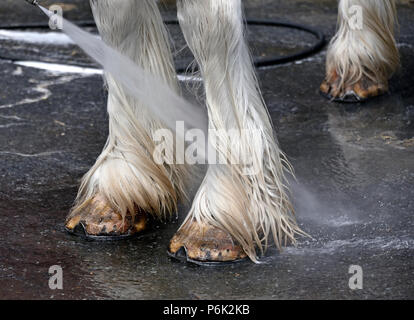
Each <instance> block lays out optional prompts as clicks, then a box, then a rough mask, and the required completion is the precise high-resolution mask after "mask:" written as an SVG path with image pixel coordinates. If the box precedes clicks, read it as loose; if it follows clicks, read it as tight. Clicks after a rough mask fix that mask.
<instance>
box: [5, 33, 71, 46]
mask: <svg viewBox="0 0 414 320" xmlns="http://www.w3.org/2000/svg"><path fill="white" fill-rule="evenodd" d="M0 39H2V40H11V41H18V42H23V43H31V44H53V45H58V46H67V45H71V44H74V42H73V41H72V40H71V39H70V38H69V37H68V36H67V35H65V34H62V33H58V32H35V31H15V30H0Z"/></svg>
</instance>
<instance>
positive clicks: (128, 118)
mask: <svg viewBox="0 0 414 320" xmlns="http://www.w3.org/2000/svg"><path fill="white" fill-rule="evenodd" d="M91 6H92V10H93V14H94V18H95V21H96V24H97V26H98V30H99V32H100V34H101V36H102V38H103V40H104V41H105V42H106V43H107V44H109V45H110V46H112V47H113V48H115V49H117V50H118V51H120V52H121V53H122V54H124V55H126V56H127V57H129V58H130V59H132V60H133V61H134V62H135V63H136V64H137V65H139V66H141V67H143V68H144V69H145V70H147V71H149V72H151V73H153V74H155V75H157V76H158V77H159V78H160V79H163V80H164V81H165V83H167V84H168V85H169V86H170V87H171V88H172V89H173V90H175V92H177V93H179V86H178V82H177V77H176V74H175V69H174V65H173V62H172V55H171V50H170V46H169V42H168V41H169V40H168V35H167V31H166V29H165V26H164V24H163V22H162V17H161V15H160V12H159V10H158V7H157V3H156V1H155V0H140V1H135V0H122V1H117V0H98V1H97V0H91ZM105 78H106V83H107V87H108V92H109V94H108V95H109V96H108V114H109V137H108V140H107V143H106V145H105V147H104V150H103V151H102V154H101V155H100V156H99V158H98V159H97V161H96V163H95V164H94V165H93V167H92V168H91V169H90V170H89V172H88V173H87V174H86V175H85V176H84V177H83V179H82V183H81V186H80V189H79V192H78V196H77V199H76V202H75V206H74V208H73V209H72V211H71V213H70V215H69V218H70V217H73V216H74V215H76V214H87V213H88V211H87V209H88V205H89V203H91V201H92V199H93V198H94V197H95V196H96V195H97V194H99V195H101V196H103V197H104V198H105V200H107V201H108V203H109V205H110V206H111V207H112V209H113V210H115V211H116V212H118V213H119V214H121V215H122V216H123V217H124V218H125V216H126V215H127V213H129V214H131V215H134V214H135V213H136V210H137V209H140V210H143V211H146V212H148V213H151V214H153V215H154V216H156V217H158V218H160V219H164V218H166V217H167V216H169V215H170V214H172V213H175V212H176V211H177V201H178V200H179V199H180V198H182V197H184V196H185V182H186V178H187V177H188V176H189V175H188V172H187V168H186V167H185V166H184V165H180V164H175V163H184V162H183V161H179V160H180V159H174V160H175V161H170V162H169V163H174V164H158V163H156V162H155V161H154V158H153V155H154V150H155V147H156V145H155V142H154V133H155V132H156V130H158V129H161V128H166V126H164V125H163V124H162V123H161V122H160V121H159V120H157V119H156V118H154V116H153V115H151V114H149V112H148V111H147V110H148V108H146V107H144V106H143V105H142V104H141V103H140V101H138V100H137V99H135V98H134V97H131V96H130V95H128V94H127V91H126V90H125V89H124V88H123V87H122V85H121V84H119V83H117V82H116V81H115V80H114V79H113V78H112V77H111V75H110V74H106V75H105ZM154 89H155V88H154ZM166 145H167V146H169V147H170V148H171V150H170V154H172V155H173V157H174V147H175V143H174V141H167V143H166ZM178 156H179V155H176V157H178ZM69 218H68V219H69Z"/></svg>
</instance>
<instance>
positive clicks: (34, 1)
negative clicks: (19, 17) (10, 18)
mask: <svg viewBox="0 0 414 320" xmlns="http://www.w3.org/2000/svg"><path fill="white" fill-rule="evenodd" d="M26 2H28V3H30V4H32V5H34V6H36V5H37V4H38V3H37V0H26Z"/></svg>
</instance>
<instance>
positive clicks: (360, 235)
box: [0, 0, 414, 299]
mask: <svg viewBox="0 0 414 320" xmlns="http://www.w3.org/2000/svg"><path fill="white" fill-rule="evenodd" d="M43 3H46V4H52V3H53V2H52V1H44V2H43ZM60 3H65V4H66V6H65V17H67V18H69V19H71V20H77V21H87V20H90V19H91V15H90V10H89V7H88V4H87V1H84V0H82V1H81V0H76V1H75V0H73V1H60ZM398 9H399V16H400V35H399V36H398V42H399V48H400V51H401V57H402V68H401V70H400V71H399V72H398V74H397V75H395V77H394V78H393V79H392V81H391V93H390V94H388V95H385V96H383V97H380V98H377V99H375V100H372V101H370V102H368V103H365V104H355V105H343V104H335V103H331V102H329V101H327V100H325V99H324V98H322V97H321V96H319V94H318V87H319V84H320V82H321V81H322V80H323V78H324V60H325V54H326V52H325V51H323V52H321V53H319V54H317V55H315V56H313V57H311V58H308V59H304V60H301V61H297V62H294V63H289V64H285V65H280V66H276V67H269V68H262V69H260V70H258V74H259V78H260V81H261V85H262V89H263V93H264V96H265V100H266V102H267V104H268V107H269V111H270V113H271V116H272V119H273V121H274V123H275V126H276V128H277V133H278V138H279V140H280V144H281V146H282V149H283V150H284V151H285V152H286V153H287V155H288V157H289V159H290V160H291V162H292V164H293V166H294V168H295V170H296V176H297V182H294V183H293V196H292V199H293V200H294V203H295V207H296V210H297V217H298V221H299V223H300V225H301V226H302V228H303V229H304V230H305V231H306V232H308V233H309V234H310V235H311V236H312V237H313V239H307V238H301V239H299V244H298V247H297V248H294V247H289V248H287V249H285V250H284V251H283V252H282V253H278V252H276V250H270V251H269V253H268V255H267V256H266V257H265V258H263V260H262V261H263V263H262V264H260V265H255V264H253V263H251V262H245V263H241V264H236V265H232V266H225V267H220V268H202V267H197V266H193V265H189V264H183V263H178V262H174V261H172V260H170V259H169V258H168V257H167V255H166V248H167V244H168V241H169V239H170V238H171V237H172V235H173V234H174V232H175V231H176V230H177V228H178V226H179V223H177V222H174V223H170V224H167V225H161V226H158V227H156V228H155V229H154V230H153V232H150V233H147V234H146V235H143V236H142V237H140V238H137V239H133V240H128V241H123V242H116V243H95V242H87V241H84V240H81V239H78V238H75V237H73V236H70V235H68V234H67V233H65V232H64V231H63V222H64V219H65V216H66V214H67V213H68V210H69V209H70V207H71V205H72V203H73V201H74V198H75V196H76V191H77V188H78V183H79V179H80V178H81V177H82V175H83V174H84V173H85V172H86V171H87V170H88V168H89V167H90V166H91V165H92V164H93V163H94V161H95V159H96V157H97V156H98V155H99V153H100V151H101V150H102V148H103V145H104V143H105V141H106V136H107V132H108V125H107V120H108V119H107V114H106V110H105V108H106V105H105V99H106V98H105V94H106V93H105V90H104V88H103V81H102V78H101V76H99V75H85V74H76V73H70V74H69V73H68V74H64V73H52V72H48V71H43V70H39V69H36V68H29V67H24V66H21V65H17V64H15V63H14V62H13V61H10V60H12V59H15V60H27V61H43V62H52V63H61V64H76V65H80V66H89V67H96V65H95V64H94V63H92V62H91V61H90V60H89V59H88V58H87V57H85V56H84V55H83V53H82V52H81V51H80V50H79V49H77V48H76V46H74V45H70V44H69V45H66V46H65V45H54V44H44V43H43V44H42V43H28V42H27V41H26V42H25V41H12V40H6V39H4V38H2V36H1V32H0V57H3V59H1V60H0V299H11V298H17V299H23V298H28V299H49V298H53V299H69V298H71V299H100V298H116V299H120V298H126V299H296V298H300V299H330V298H331V299H368V298H370V299H413V298H414V222H413V214H414V90H413V88H414V72H413V71H414V25H413V23H412V22H413V18H414V4H412V3H409V1H401V3H400V5H399V8H398ZM246 11H247V16H248V17H250V18H264V17H265V18H275V19H280V20H283V21H293V22H297V23H303V24H308V25H310V26H313V27H315V28H318V29H320V30H322V31H324V33H325V34H326V36H327V37H328V38H330V37H331V36H332V35H333V32H334V30H335V22H336V0H318V1H304V0H302V1H298V0H294V1H292V0H280V1H273V0H261V1H258V0H255V1H252V0H250V1H246ZM163 13H164V15H165V17H166V18H171V17H173V16H174V10H173V8H171V6H170V5H167V6H166V7H165V8H164V9H163ZM0 21H1V25H2V26H3V27H4V26H5V25H19V24H23V23H27V22H30V23H32V22H42V23H47V21H46V19H45V18H44V17H43V16H42V15H41V14H40V13H38V12H37V10H36V8H34V7H31V6H29V5H27V4H26V3H24V1H23V0H22V1H16V0H13V1H11V0H6V1H2V2H1V4H0ZM89 30H90V31H93V32H95V30H93V28H89ZM0 31H1V28H0ZM24 31H37V32H48V31H49V30H24ZM170 32H171V34H172V37H173V39H174V42H175V47H176V50H177V52H178V50H179V49H180V48H181V47H182V46H183V44H184V41H183V39H182V36H181V34H180V33H179V29H178V28H177V27H175V26H171V27H170ZM249 39H250V40H251V41H250V43H251V46H252V48H253V51H254V53H255V55H256V56H268V55H272V54H280V55H284V54H289V53H292V52H297V51H300V50H302V49H303V48H306V47H309V46H310V45H311V44H312V41H313V38H312V36H309V35H307V34H306V33H303V32H298V31H292V30H286V29H274V28H264V27H252V28H250V31H249ZM176 60H177V65H178V66H181V65H183V64H185V63H188V62H189V61H191V57H190V56H189V54H188V51H187V50H184V51H182V52H180V53H177V54H176ZM183 85H184V83H183ZM196 187H197V186H194V190H196ZM187 210H188V206H186V205H183V206H182V207H181V209H180V212H179V216H180V220H182V219H183V218H184V217H185V215H186V212H187ZM52 265H60V266H62V267H63V279H64V280H63V285H64V289H63V290H54V291H53V290H50V289H49V287H48V279H49V274H48V269H49V267H50V266H52ZM350 265H359V266H361V267H362V268H363V271H364V288H363V289H362V290H356V291H352V290H350V289H349V286H348V280H349V278H350V276H351V275H350V274H349V273H348V268H349V267H350Z"/></svg>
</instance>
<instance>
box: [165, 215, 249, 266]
mask: <svg viewBox="0 0 414 320" xmlns="http://www.w3.org/2000/svg"><path fill="white" fill-rule="evenodd" d="M167 252H168V255H169V256H170V257H172V258H175V259H178V260H180V261H186V262H191V263H195V264H198V265H210V266H214V265H222V264H225V263H234V262H239V261H243V260H245V259H246V258H247V255H246V253H245V252H244V251H243V249H242V248H241V247H240V246H239V245H237V244H235V243H234V241H233V239H232V238H231V236H230V235H229V234H228V233H226V232H225V231H223V230H221V229H218V228H216V227H213V226H211V225H208V224H201V225H200V224H198V223H197V222H195V221H188V222H187V223H186V224H185V225H184V226H183V227H182V228H181V229H180V230H179V231H178V232H177V233H176V234H175V235H174V237H173V238H172V239H171V241H170V244H169V247H168V251H167Z"/></svg>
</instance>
